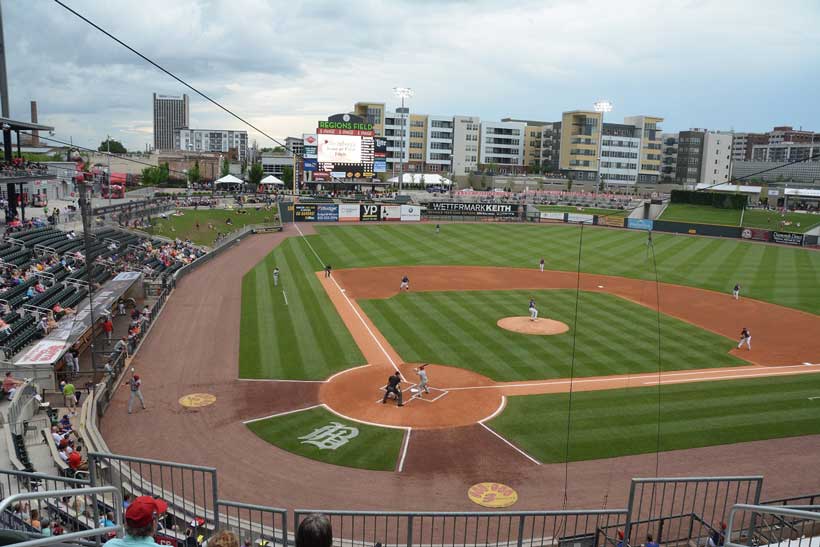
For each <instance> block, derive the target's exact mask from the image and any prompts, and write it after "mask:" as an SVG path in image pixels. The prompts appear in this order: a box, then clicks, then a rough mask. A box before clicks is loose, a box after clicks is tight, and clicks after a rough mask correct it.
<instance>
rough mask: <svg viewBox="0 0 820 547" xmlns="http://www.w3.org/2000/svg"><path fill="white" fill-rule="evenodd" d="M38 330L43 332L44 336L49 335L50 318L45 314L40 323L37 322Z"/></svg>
mask: <svg viewBox="0 0 820 547" xmlns="http://www.w3.org/2000/svg"><path fill="white" fill-rule="evenodd" d="M37 328H38V329H40V330H41V331H43V335H46V334H48V317H46V316H45V314H43V315H42V316H40V321H38V322H37Z"/></svg>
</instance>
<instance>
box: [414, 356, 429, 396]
mask: <svg viewBox="0 0 820 547" xmlns="http://www.w3.org/2000/svg"><path fill="white" fill-rule="evenodd" d="M428 364H429V363H424V364H423V365H421V366H420V367H418V368H417V369H416V374H418V375H419V386H418V387H419V397H420V396H421V392H422V391H424V393H430V390H429V389H427V371H426V370H424V369H425V368H427V365H428Z"/></svg>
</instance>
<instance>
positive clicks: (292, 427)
mask: <svg viewBox="0 0 820 547" xmlns="http://www.w3.org/2000/svg"><path fill="white" fill-rule="evenodd" d="M332 423H337V424H341V425H342V426H344V427H346V428H351V429H353V430H355V432H356V435H355V436H354V437H352V438H350V439H349V440H348V441H347V442H346V443H344V444H342V445H341V446H338V447H337V448H335V449H328V448H326V449H322V448H320V447H318V446H315V445H313V444H309V443H306V442H304V441H306V440H310V439H300V437H305V436H308V435H309V434H310V433H312V432H313V431H316V430H317V429H319V428H321V427H325V426H327V425H331V424H332ZM248 429H250V430H251V431H253V432H254V433H255V434H256V435H258V436H259V437H260V438H262V439H264V440H265V441H267V442H269V443H271V444H273V445H276V446H278V447H279V448H281V449H283V450H287V451H288V452H292V453H294V454H298V455H300V456H304V457H306V458H311V459H314V460H318V461H321V462H325V463H330V464H335V465H342V466H346V467H355V468H359V469H372V470H376V471H393V470H394V469H395V467H396V463H397V461H398V457H399V451H400V450H401V444H402V441H403V438H404V431H403V430H401V429H390V428H386V427H375V426H371V425H366V424H362V423H359V422H352V421H349V420H345V419H343V418H340V417H338V416H336V415H335V414H332V413H330V412H328V411H327V410H326V409H325V408H323V407H317V408H312V409H310V410H304V411H302V412H294V413H292V414H286V415H284V416H277V417H274V418H268V419H266V420H260V421H258V422H251V423H249V424H248ZM345 434H346V435H350V434H352V432H351V431H350V430H346V431H345Z"/></svg>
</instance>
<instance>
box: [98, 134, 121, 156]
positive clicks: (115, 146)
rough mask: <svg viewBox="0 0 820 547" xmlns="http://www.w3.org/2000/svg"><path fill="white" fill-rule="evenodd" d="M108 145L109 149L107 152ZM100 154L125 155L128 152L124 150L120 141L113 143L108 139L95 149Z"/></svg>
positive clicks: (113, 141) (112, 140)
mask: <svg viewBox="0 0 820 547" xmlns="http://www.w3.org/2000/svg"><path fill="white" fill-rule="evenodd" d="M109 143H110V146H111V149H110V150H109V148H108V147H109ZM97 150H98V151H100V152H111V153H112V154H127V153H128V150H126V149H125V146H123V144H122V143H121V142H120V141H115V140H114V139H112V138H110V137H109V138H108V139H107V140H104V141H102V142H101V143H100V147H99V148H97Z"/></svg>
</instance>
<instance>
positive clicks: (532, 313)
mask: <svg viewBox="0 0 820 547" xmlns="http://www.w3.org/2000/svg"><path fill="white" fill-rule="evenodd" d="M536 319H538V308H536V307H535V298H533V297H530V321H535V320H536Z"/></svg>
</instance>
